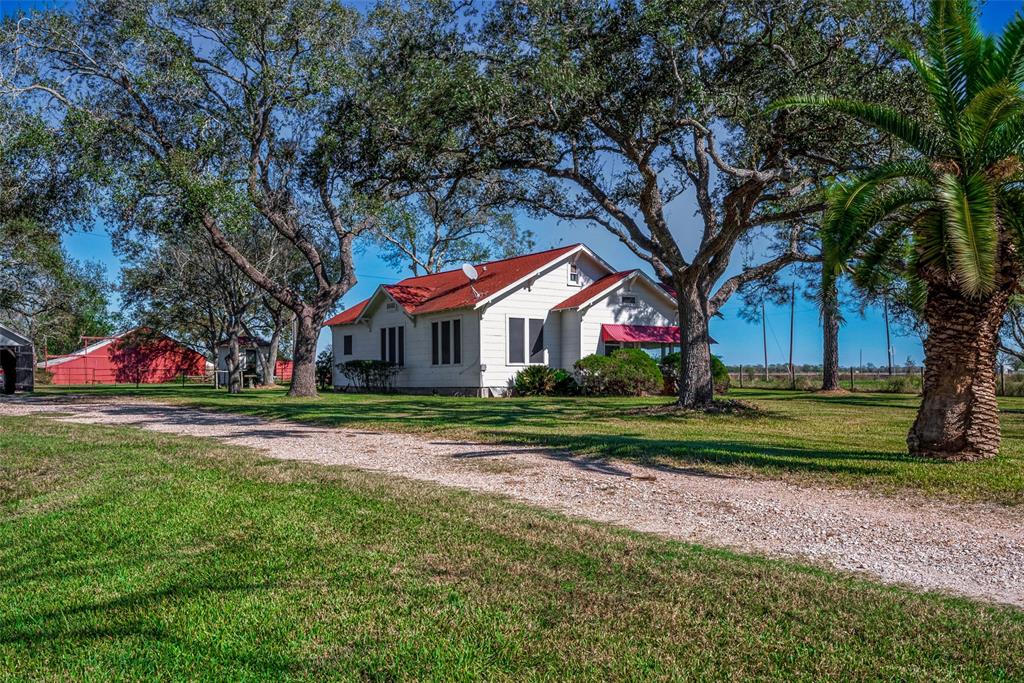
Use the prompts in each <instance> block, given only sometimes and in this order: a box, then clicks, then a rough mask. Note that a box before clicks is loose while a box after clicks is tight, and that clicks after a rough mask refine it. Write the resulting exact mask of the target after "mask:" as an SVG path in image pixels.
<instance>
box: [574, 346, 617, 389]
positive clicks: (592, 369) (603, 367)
mask: <svg viewBox="0 0 1024 683" xmlns="http://www.w3.org/2000/svg"><path fill="white" fill-rule="evenodd" d="M611 365H612V359H611V358H610V357H609V356H599V355H597V354H596V353H595V354H591V355H589V356H586V357H585V358H580V359H579V360H578V361H576V363H575V365H573V367H574V368H575V369H576V382H577V383H578V384H579V386H580V391H581V392H583V393H584V394H589V395H591V396H602V395H605V394H607V393H608V376H609V374H610V373H611V369H610V368H611Z"/></svg>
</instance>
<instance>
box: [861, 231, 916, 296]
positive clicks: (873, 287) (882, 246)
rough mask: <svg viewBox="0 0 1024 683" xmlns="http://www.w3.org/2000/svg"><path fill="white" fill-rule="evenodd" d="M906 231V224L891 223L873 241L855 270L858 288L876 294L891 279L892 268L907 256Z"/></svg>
mask: <svg viewBox="0 0 1024 683" xmlns="http://www.w3.org/2000/svg"><path fill="white" fill-rule="evenodd" d="M906 229H907V225H906V223H905V222H903V221H900V220H894V221H890V222H888V223H886V224H885V225H884V226H883V227H882V230H881V232H880V233H879V234H878V235H877V236H876V237H875V238H874V239H873V240H871V242H870V243H869V244H868V245H867V248H866V249H865V250H864V251H863V254H862V255H861V257H860V259H858V261H857V265H856V267H855V268H854V269H853V281H854V283H855V284H856V285H857V286H858V287H860V288H862V289H864V290H866V291H869V292H876V291H878V290H879V289H880V287H881V285H882V284H883V282H887V281H888V280H889V279H890V274H891V271H892V270H893V269H892V268H891V267H890V266H892V265H893V264H894V263H898V262H902V261H903V260H904V257H905V255H906V250H907V240H906ZM901 265H902V264H901Z"/></svg>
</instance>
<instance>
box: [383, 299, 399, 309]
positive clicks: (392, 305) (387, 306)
mask: <svg viewBox="0 0 1024 683" xmlns="http://www.w3.org/2000/svg"><path fill="white" fill-rule="evenodd" d="M384 309H385V310H388V311H397V310H398V304H396V303H395V302H394V301H389V302H387V303H386V304H384Z"/></svg>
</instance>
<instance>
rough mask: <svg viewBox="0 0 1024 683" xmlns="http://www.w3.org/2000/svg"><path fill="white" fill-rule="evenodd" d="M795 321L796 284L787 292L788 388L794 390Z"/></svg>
mask: <svg viewBox="0 0 1024 683" xmlns="http://www.w3.org/2000/svg"><path fill="white" fill-rule="evenodd" d="M795 319H796V283H795V282H794V283H792V284H791V285H790V290H789V386H790V388H792V389H796V372H795V371H794V370H793V330H794V321H795Z"/></svg>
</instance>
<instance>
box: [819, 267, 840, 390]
mask: <svg viewBox="0 0 1024 683" xmlns="http://www.w3.org/2000/svg"><path fill="white" fill-rule="evenodd" d="M835 290H836V288H835V284H834V283H833V286H832V291H831V292H823V294H824V296H823V301H824V305H823V306H822V314H821V326H822V329H823V332H824V344H823V346H824V349H823V353H822V358H821V369H822V377H821V390H822V391H838V390H839V301H838V299H837V292H836V291H835Z"/></svg>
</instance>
